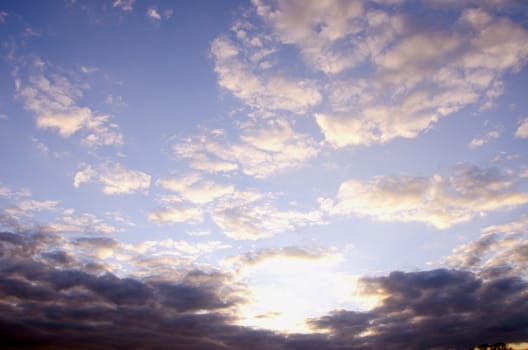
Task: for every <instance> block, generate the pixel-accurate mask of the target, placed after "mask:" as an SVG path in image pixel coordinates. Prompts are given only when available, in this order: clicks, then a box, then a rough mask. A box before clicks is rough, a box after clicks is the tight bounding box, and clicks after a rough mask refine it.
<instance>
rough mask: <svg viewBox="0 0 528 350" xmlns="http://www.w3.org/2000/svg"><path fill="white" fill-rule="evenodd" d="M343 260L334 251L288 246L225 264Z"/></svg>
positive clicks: (259, 250)
mask: <svg viewBox="0 0 528 350" xmlns="http://www.w3.org/2000/svg"><path fill="white" fill-rule="evenodd" d="M340 258H341V256H340V254H339V253H337V252H336V251H334V250H332V249H315V248H303V247H296V246H287V247H283V248H262V249H258V250H256V251H252V252H248V253H246V254H243V255H240V256H234V257H230V258H227V259H226V260H225V261H224V263H225V264H228V265H234V264H236V265H239V266H241V267H247V266H254V265H259V264H261V263H264V262H266V261H269V260H277V259H278V260H290V259H291V260H307V261H309V260H312V261H318V260H325V259H331V260H332V259H337V260H339V259H340Z"/></svg>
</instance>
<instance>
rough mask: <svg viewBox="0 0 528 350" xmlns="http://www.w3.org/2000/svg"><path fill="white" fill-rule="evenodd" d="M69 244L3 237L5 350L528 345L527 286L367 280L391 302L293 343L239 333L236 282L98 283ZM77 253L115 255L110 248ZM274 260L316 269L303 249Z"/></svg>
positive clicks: (465, 274)
mask: <svg viewBox="0 0 528 350" xmlns="http://www.w3.org/2000/svg"><path fill="white" fill-rule="evenodd" d="M60 240H61V239H60V238H59V237H58V236H54V235H53V234H42V233H33V234H29V233H25V234H21V233H20V234H19V233H10V232H1V233H0V300H2V303H1V304H0V334H1V335H2V346H3V347H4V348H7V349H15V348H28V349H45V348H50V347H52V348H54V349H71V348H76V349H95V348H97V349H116V348H142V349H143V348H148V349H163V348H167V347H170V348H171V349H191V350H192V349H247V348H252V349H280V350H283V349H284V350H286V349H376V348H383V349H420V348H435V349H452V348H468V347H470V346H475V345H478V344H481V343H484V342H488V343H492V342H495V343H496V342H499V341H508V342H521V341H526V340H527V339H526V336H525V334H527V332H528V326H527V325H528V322H527V318H526V315H528V303H527V302H528V296H527V295H528V294H527V291H528V285H527V283H526V281H525V280H523V279H522V278H520V277H519V276H514V275H509V276H499V277H493V276H492V277H489V275H487V276H483V275H480V274H479V273H476V272H470V271H463V270H447V269H439V270H433V271H422V272H408V273H407V272H392V273H390V274H389V275H387V276H381V277H371V278H363V279H362V281H361V290H362V293H363V294H365V295H378V296H380V297H383V299H382V301H381V302H380V304H379V305H378V306H377V307H376V308H374V309H372V310H369V311H365V312H355V311H347V310H340V311H333V312H330V313H329V314H328V315H327V316H324V317H321V318H317V319H312V320H311V321H310V323H311V325H312V326H313V327H314V333H312V334H290V335H288V336H286V335H282V334H279V333H272V332H268V331H258V330H254V329H250V328H246V327H241V326H236V325H234V321H235V319H236V312H235V310H236V308H237V307H243V303H244V294H243V293H241V291H243V289H241V288H240V287H237V286H236V285H235V284H234V283H233V281H232V279H231V277H230V275H229V274H226V273H222V272H220V271H204V270H199V269H197V268H195V267H192V266H189V267H187V268H186V270H185V271H181V273H180V275H178V276H177V277H174V279H167V278H161V277H159V276H158V277H157V276H155V275H150V276H147V277H145V278H143V279H137V278H131V277H120V276H116V275H114V274H112V273H101V270H97V269H96V270H95V271H96V272H95V273H93V272H91V271H93V270H92V267H91V266H89V265H90V263H84V265H82V264H80V263H78V262H77V261H76V260H75V258H74V257H72V256H71V255H70V254H68V253H66V252H63V251H61V250H60V249H59V248H57V246H56V245H55V246H54V245H53V244H54V243H57V242H59V241H60ZM73 244H75V245H84V246H85V247H91V248H90V249H96V248H99V247H111V248H115V247H114V246H115V242H114V241H113V240H111V239H101V238H90V239H86V238H81V239H77V240H75V241H73ZM53 246H54V247H55V248H53V249H50V247H53ZM263 254H264V255H266V256H267V255H269V254H272V255H273V254H286V255H288V256H289V255H294V256H300V257H302V258H312V257H313V256H312V255H311V254H309V253H308V252H307V251H304V250H297V249H293V248H288V249H284V250H281V251H278V252H271V253H270V252H264V253H263ZM259 257H260V258H264V257H262V256H260V255H259V256H257V257H256V258H259ZM92 264H95V265H97V261H94V262H92ZM323 330H325V331H327V332H329V333H328V334H324V333H321V332H320V331H323ZM446 335H448V336H446Z"/></svg>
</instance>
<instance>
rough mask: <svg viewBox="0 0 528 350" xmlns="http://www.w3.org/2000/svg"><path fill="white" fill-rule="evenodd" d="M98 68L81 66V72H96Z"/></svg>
mask: <svg viewBox="0 0 528 350" xmlns="http://www.w3.org/2000/svg"><path fill="white" fill-rule="evenodd" d="M98 70H99V68H97V67H86V66H81V72H83V73H84V74H89V73H94V72H97V71H98Z"/></svg>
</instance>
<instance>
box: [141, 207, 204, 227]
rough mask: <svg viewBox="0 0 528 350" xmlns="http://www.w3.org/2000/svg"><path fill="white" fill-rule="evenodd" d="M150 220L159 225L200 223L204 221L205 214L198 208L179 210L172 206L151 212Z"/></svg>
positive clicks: (149, 214)
mask: <svg viewBox="0 0 528 350" xmlns="http://www.w3.org/2000/svg"><path fill="white" fill-rule="evenodd" d="M148 218H149V220H151V221H154V222H155V223H157V224H158V225H161V224H170V223H178V222H191V223H199V222H202V221H203V212H202V210H200V209H198V208H178V207H175V206H171V207H167V208H161V209H157V210H155V211H151V212H149V213H148Z"/></svg>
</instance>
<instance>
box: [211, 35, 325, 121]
mask: <svg viewBox="0 0 528 350" xmlns="http://www.w3.org/2000/svg"><path fill="white" fill-rule="evenodd" d="M244 36H245V34H244ZM248 45H249V47H248V48H247V49H248V50H244V49H245V48H244V47H240V46H241V45H238V44H237V43H235V42H233V40H231V39H229V38H227V37H220V38H217V39H215V40H214V41H213V43H212V45H211V55H212V56H213V58H214V61H215V72H216V74H217V75H218V84H219V85H220V86H221V87H222V88H224V89H226V90H228V91H230V92H231V93H232V94H233V95H234V96H236V97H237V98H239V99H240V100H242V101H243V102H244V103H245V104H247V105H248V106H251V107H254V108H257V109H263V110H287V111H292V112H296V113H302V112H304V111H306V110H307V109H308V108H310V107H313V106H316V105H318V104H319V103H320V102H321V100H322V97H321V94H320V93H319V91H318V89H317V87H316V86H315V84H314V83H313V82H312V81H310V80H303V79H293V78H288V77H285V76H282V75H279V74H276V75H268V74H266V71H264V72H262V71H261V72H256V71H255V68H254V66H255V65H256V66H258V65H259V61H260V63H262V62H266V61H263V60H264V59H265V57H266V56H268V55H269V54H270V53H271V52H272V51H269V49H266V48H263V47H262V45H263V44H262V41H261V40H260V39H259V38H258V37H257V36H256V37H255V40H254V41H251V43H250V44H248ZM245 51H250V52H251V54H249V53H247V52H245ZM255 51H257V52H255ZM248 55H250V56H252V57H249V58H248V57H247V56H248ZM251 60H253V62H251ZM261 70H262V69H261Z"/></svg>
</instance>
